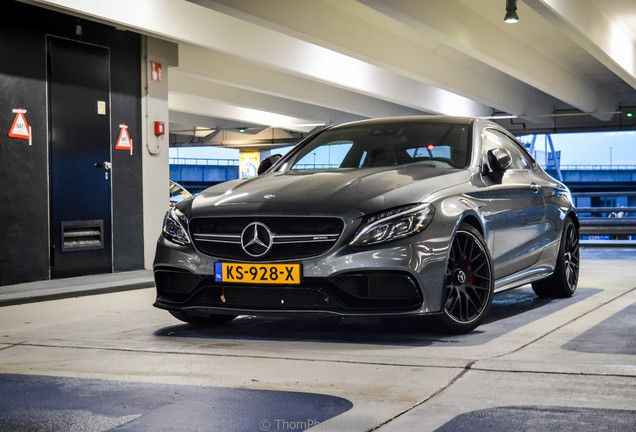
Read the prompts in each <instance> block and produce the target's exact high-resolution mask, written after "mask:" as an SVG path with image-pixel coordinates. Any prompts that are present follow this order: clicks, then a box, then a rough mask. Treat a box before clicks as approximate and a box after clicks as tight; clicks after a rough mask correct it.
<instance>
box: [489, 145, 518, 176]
mask: <svg viewBox="0 0 636 432" xmlns="http://www.w3.org/2000/svg"><path fill="white" fill-rule="evenodd" d="M488 164H490V168H491V169H492V170H493V171H494V172H496V173H497V174H503V173H504V172H505V171H506V170H507V169H508V168H510V165H512V157H511V156H510V153H508V150H506V149H503V148H494V149H492V150H488Z"/></svg>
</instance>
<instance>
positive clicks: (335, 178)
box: [191, 165, 470, 217]
mask: <svg viewBox="0 0 636 432" xmlns="http://www.w3.org/2000/svg"><path fill="white" fill-rule="evenodd" d="M469 178H470V173H469V172H468V171H467V170H460V169H442V168H430V167H422V166H418V165H408V166H400V167H384V168H361V169H360V168H359V169H338V170H326V171H319V172H315V171H296V172H279V173H272V174H266V175H262V176H259V177H253V178H251V179H247V180H234V181H229V182H226V183H221V184H219V185H216V186H213V187H211V188H209V189H206V190H205V191H203V192H202V193H201V194H199V195H198V196H196V197H195V198H194V200H193V202H192V209H191V216H192V217H202V216H212V215H253V214H268V215H271V214H278V215H307V214H311V215H335V214H344V213H350V212H351V211H352V210H357V211H358V212H359V213H361V214H369V213H374V212H377V211H381V210H384V209H387V208H393V207H398V206H401V205H406V204H412V203H417V202H419V201H422V200H423V199H424V198H426V196H428V195H430V194H431V193H434V192H437V191H439V190H441V189H445V188H446V187H449V186H452V185H455V184H457V183H460V182H463V181H467V180H468V179H469Z"/></svg>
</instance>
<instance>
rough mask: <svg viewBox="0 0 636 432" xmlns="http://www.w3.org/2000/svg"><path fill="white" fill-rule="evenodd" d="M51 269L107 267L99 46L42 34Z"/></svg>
mask: <svg viewBox="0 0 636 432" xmlns="http://www.w3.org/2000/svg"><path fill="white" fill-rule="evenodd" d="M47 43H48V85H49V128H50V129H49V130H50V146H51V148H50V193H51V201H50V206H51V209H50V217H51V276H52V277H54V278H60V277H70V276H79V275H85V274H94V273H108V272H111V271H112V257H111V253H112V252H111V251H112V245H111V194H110V185H111V182H110V160H111V158H110V141H111V139H110V114H109V113H110V98H109V92H110V85H109V83H110V76H109V75H110V72H109V52H108V49H107V48H103V47H98V46H94V45H88V44H84V43H80V42H75V41H71V40H66V39H60V38H54V37H49V38H47Z"/></svg>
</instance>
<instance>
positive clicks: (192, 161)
mask: <svg viewBox="0 0 636 432" xmlns="http://www.w3.org/2000/svg"><path fill="white" fill-rule="evenodd" d="M169 162H170V165H212V166H238V165H239V160H238V159H207V158H176V157H174V158H173V157H171V158H169Z"/></svg>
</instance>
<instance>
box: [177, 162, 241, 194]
mask: <svg viewBox="0 0 636 432" xmlns="http://www.w3.org/2000/svg"><path fill="white" fill-rule="evenodd" d="M237 178H239V160H238V159H204V158H170V180H173V181H176V182H177V183H179V184H180V185H182V186H183V187H185V188H186V189H187V190H188V191H190V192H192V193H198V192H201V191H202V190H203V189H206V188H209V187H210V186H213V185H215V184H217V183H222V182H226V181H229V180H236V179H237Z"/></svg>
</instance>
